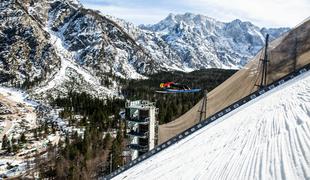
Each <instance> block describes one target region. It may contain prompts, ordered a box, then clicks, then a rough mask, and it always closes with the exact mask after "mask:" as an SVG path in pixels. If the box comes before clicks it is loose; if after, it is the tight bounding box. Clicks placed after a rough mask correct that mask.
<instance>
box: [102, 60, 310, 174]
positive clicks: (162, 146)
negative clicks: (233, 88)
mask: <svg viewBox="0 0 310 180" xmlns="http://www.w3.org/2000/svg"><path fill="white" fill-rule="evenodd" d="M309 70H310V63H309V64H307V65H305V66H304V67H302V68H300V69H299V70H296V71H294V72H292V73H290V74H288V75H286V76H284V77H282V78H280V79H279V80H277V81H275V82H273V83H271V84H269V85H268V86H266V87H265V88H262V89H259V90H257V91H255V92H253V93H251V94H250V95H248V96H246V97H244V98H242V99H240V100H239V101H237V102H235V103H233V104H231V105H229V106H227V107H226V108H224V109H222V110H221V111H219V112H217V113H215V114H214V115H212V116H210V117H208V118H207V119H205V120H204V121H201V122H200V123H198V124H196V125H194V126H192V127H190V128H188V129H187V130H185V131H183V132H182V133H180V134H178V135H176V136H174V137H172V138H171V139H169V140H167V141H166V142H164V143H162V144H160V145H158V146H156V147H155V148H154V149H152V150H150V151H148V152H146V153H145V154H143V155H142V156H139V157H138V158H137V159H135V160H133V161H130V162H129V163H127V164H126V165H124V166H122V167H120V168H119V169H117V170H115V171H114V172H112V173H111V174H109V175H107V176H105V177H103V178H101V179H103V180H108V179H112V178H113V177H115V176H117V175H119V174H120V173H122V172H124V171H126V170H128V169H130V168H131V167H133V166H135V165H137V164H139V163H141V162H142V161H144V160H145V159H148V158H149V157H151V156H153V155H155V154H157V153H159V152H160V151H162V150H164V149H166V148H168V147H169V146H171V145H173V144H176V143H177V142H179V141H180V140H182V139H184V138H185V137H187V136H189V135H191V134H193V133H194V132H196V131H197V130H199V129H201V128H203V127H205V126H207V125H208V124H210V123H212V122H214V121H215V120H217V119H218V118H221V117H222V116H224V115H226V114H228V113H229V112H231V111H233V110H235V109H238V108H239V107H241V106H242V105H244V104H246V103H248V102H249V101H251V100H253V99H255V98H257V97H259V96H261V95H263V94H264V93H266V92H268V91H270V90H272V89H274V88H275V87H277V86H279V85H281V84H283V83H285V82H287V81H289V80H291V79H293V78H295V77H297V76H299V75H301V74H303V73H305V72H307V71H309Z"/></svg>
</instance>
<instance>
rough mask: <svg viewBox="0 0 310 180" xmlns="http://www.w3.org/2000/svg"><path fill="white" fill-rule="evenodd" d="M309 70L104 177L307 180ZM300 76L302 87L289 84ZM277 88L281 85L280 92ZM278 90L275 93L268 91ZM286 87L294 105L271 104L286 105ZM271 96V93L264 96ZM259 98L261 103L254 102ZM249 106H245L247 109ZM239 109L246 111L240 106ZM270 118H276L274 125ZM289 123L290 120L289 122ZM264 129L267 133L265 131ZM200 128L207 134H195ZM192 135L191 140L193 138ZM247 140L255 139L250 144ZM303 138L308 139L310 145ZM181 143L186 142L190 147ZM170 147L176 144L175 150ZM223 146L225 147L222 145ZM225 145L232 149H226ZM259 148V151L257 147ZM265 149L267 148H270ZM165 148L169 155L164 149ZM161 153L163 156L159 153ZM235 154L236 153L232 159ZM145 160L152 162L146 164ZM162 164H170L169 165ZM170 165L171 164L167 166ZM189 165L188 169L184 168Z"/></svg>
mask: <svg viewBox="0 0 310 180" xmlns="http://www.w3.org/2000/svg"><path fill="white" fill-rule="evenodd" d="M309 70H310V64H308V65H306V66H304V67H303V68H301V69H299V70H297V71H295V72H293V73H291V74H288V75H287V76H285V77H283V78H281V79H279V80H278V81H275V82H274V83H272V84H270V85H268V86H267V87H265V88H263V89H261V90H258V91H256V92H254V93H252V94H250V95H249V96H246V97H245V98H242V99H240V100H239V101H237V102H235V103H233V104H232V105H230V106H228V107H226V108H224V109H223V110H221V111H219V112H217V113H216V114H214V115H212V116H210V117H209V118H207V119H206V120H204V121H202V122H201V123H198V124H196V125H195V126H192V127H191V128H189V129H187V130H186V131H184V132H182V133H180V134H178V135H177V136H175V137H173V138H171V139H169V140H168V141H166V142H165V143H163V144H161V145H159V146H157V147H155V148H154V149H153V150H151V151H149V152H147V153H146V154H144V155H142V156H140V157H138V158H137V159H136V160H134V161H131V162H129V163H128V164H126V165H125V166H123V167H121V168H119V169H118V170H116V171H115V172H113V173H112V174H110V175H108V176H106V177H104V178H103V179H112V178H115V179H142V177H144V178H146V179H171V178H173V177H174V178H175V179H229V177H231V178H232V177H234V178H236V179H242V178H243V179H262V178H265V179H309V178H310V162H309V160H310V157H309V154H310V153H309V152H307V150H309V149H310V146H309V142H308V141H309V140H310V134H309V133H305V132H310V126H309V123H304V124H305V125H303V121H304V120H305V119H306V120H309V111H310V110H309V107H308V106H307V105H309V99H310V98H309V95H308V94H307V93H309V87H308V86H302V85H300V84H302V83H303V84H307V83H310V80H309V77H310V75H309V73H310V72H309ZM301 78H302V80H303V82H301V83H294V82H295V81H290V80H292V79H296V81H297V80H299V79H301ZM288 81H290V82H288ZM286 82H288V83H286ZM298 82H299V81H298ZM284 83H285V84H284ZM287 84H293V86H294V87H291V86H288V85H287ZM278 86H281V87H279V88H276V87H278ZM295 86H296V87H295ZM275 88H276V91H275V92H270V91H272V90H274V89H275ZM282 89H284V90H283V91H285V92H287V93H286V95H287V99H288V101H289V99H290V98H292V100H291V102H288V103H290V104H289V105H287V106H286V105H281V104H280V105H279V104H276V103H274V104H273V100H274V99H275V98H277V97H278V96H279V97H278V98H280V99H275V102H278V101H279V102H282V101H285V98H286V97H282V96H283V95H282V96H281V94H280V93H279V92H278V91H281V90H282ZM299 91H301V92H299ZM302 91H305V92H306V95H304V96H305V97H304V96H299V94H300V93H302ZM267 92H270V93H269V94H265V93H267ZM271 93H278V94H280V95H278V94H276V95H273V96H272V97H273V99H272V98H271V96H269V95H270V94H271ZM294 93H295V94H294ZM262 95H265V96H262ZM295 96H296V98H297V99H298V100H300V101H298V102H300V103H301V104H298V103H297V100H296V99H294V97H295ZM257 98H261V99H260V100H257V101H253V100H255V99H257ZM267 98H269V101H267V100H268V99H267ZM281 98H282V99H281ZM283 98H284V100H283ZM266 99H267V100H266ZM251 101H252V102H253V103H256V104H257V106H259V108H260V109H262V110H264V111H260V112H264V114H258V115H257V114H256V115H255V112H256V110H255V109H253V107H251V104H253V103H252V102H251ZM260 101H266V102H265V104H262V103H258V102H260ZM295 101H296V104H295ZM245 104H246V106H243V105H245ZM265 105H266V106H274V107H272V108H275V109H277V108H278V109H281V108H282V109H283V111H275V112H273V111H272V108H271V109H270V107H269V109H268V108H267V109H264V106H265ZM241 106H243V107H247V108H240V107H241ZM288 107H292V108H296V110H295V111H297V112H296V113H295V114H294V113H291V112H290V109H287V108H288ZM251 108H252V110H251ZM247 109H249V110H248V111H249V112H247V113H248V114H244V113H243V114H242V113H241V114H240V111H245V110H247ZM268 110H269V111H268ZM237 113H239V115H240V117H239V116H237V117H235V116H234V115H235V114H237ZM268 115H269V116H268ZM223 116H225V117H223ZM299 116H300V117H299ZM227 117H229V118H227ZM260 117H261V118H260ZM251 118H252V119H255V118H256V119H257V118H258V119H259V120H260V121H254V122H253V120H252V119H251ZM268 118H273V119H271V121H270V119H268ZM238 119H243V120H244V121H240V120H238ZM283 119H285V120H283ZM290 119H291V120H292V121H289V120H290ZM217 120H218V121H217ZM227 120H228V121H229V120H230V124H229V123H228V122H227V123H226V124H225V123H219V122H225V121H227ZM232 120H234V122H231V121H232ZM250 120H252V121H250ZM293 120H294V121H293ZM295 121H296V122H295ZM272 122H273V123H272ZM274 122H277V123H279V124H277V123H274ZM246 123H248V124H246ZM290 123H291V124H290ZM294 123H295V124H294ZM235 124H239V126H237V127H235ZM249 124H251V125H252V126H250V125H249ZM296 124H297V125H296ZM208 125H210V126H208ZM216 125H217V126H219V130H217V132H215V131H216V130H215V129H218V128H212V126H216ZM243 126H244V127H247V128H248V129H246V128H245V129H244V128H240V127H243ZM297 126H298V128H299V129H300V128H302V131H300V132H299V131H298V128H297ZM209 127H210V128H209ZM230 127H231V128H230ZM263 127H264V128H265V129H262V130H261V128H263ZM203 128H204V129H203ZM255 128H256V129H257V128H258V129H259V130H257V132H256V131H255V132H254V131H253V129H255ZM281 128H282V129H281ZM292 128H293V129H292ZM201 129H203V130H202V131H199V132H197V131H198V130H201ZM283 129H284V130H283ZM224 130H225V131H224ZM207 131H208V132H209V134H206V136H203V137H201V136H199V135H200V134H202V133H205V132H207ZM231 131H233V132H234V133H232V132H231ZM235 131H236V132H235ZM239 131H240V132H239ZM195 132H196V133H195ZM193 133H195V134H193ZM238 133H241V134H243V136H241V135H238ZM210 134H211V135H210ZM230 134H234V135H235V136H232V137H230V136H229V135H230ZM236 134H237V135H236ZM190 135H192V136H191V137H189V136H190ZM198 136H199V137H198ZM218 136H221V137H223V138H222V139H221V141H222V140H224V141H225V142H217V141H215V140H213V139H214V138H216V137H218ZM301 137H303V138H301ZM194 138H196V142H195V143H191V141H192V139H194ZM232 138H234V139H232ZM198 139H199V140H198ZM249 139H251V142H250V140H249ZM253 139H254V140H253ZM305 139H308V141H307V140H305ZM252 140H253V141H252ZM226 141H227V142H226ZM235 142H239V143H235ZM258 142H260V143H261V144H259V143H258ZM186 143H187V144H186ZM274 143H275V144H277V146H275V145H274ZM183 144H186V146H184V145H183ZM206 144H208V145H209V147H208V149H207V150H205V151H202V152H201V150H200V147H201V146H202V145H203V146H206ZM234 144H236V145H234ZM237 144H238V145H239V146H238V145H237ZM172 145H175V146H173V147H171V146H172ZM182 145H183V146H182ZM220 145H222V146H221V147H220ZM226 145H227V146H229V147H225V146H226ZM259 145H260V147H257V146H259ZM179 146H180V147H181V146H182V148H183V152H181V150H180V149H181V148H180V147H179ZM240 146H241V147H240ZM168 147H171V148H170V150H171V151H172V152H173V153H172V152H167V151H168V149H167V148H168ZM262 147H266V149H264V148H262ZM166 149H167V151H163V150H166ZM185 149H186V150H185ZM222 149H226V151H223V150H222ZM159 152H161V153H160V154H158V153H159ZM195 152H196V153H197V154H196V155H195V156H193V159H190V157H191V154H192V153H195ZM232 152H234V153H233V155H232ZM169 153H170V154H169ZM244 154H246V155H244ZM257 154H260V155H257ZM270 154H273V155H270ZM274 154H276V155H274ZM155 156H156V157H155ZM150 157H152V159H149V158H150ZM194 157H195V158H194ZM200 157H201V158H203V157H204V158H205V159H207V160H205V161H203V162H201V161H200V164H199V163H197V162H196V161H199V159H197V158H200ZM288 157H290V158H288ZM146 159H149V160H148V161H145V160H146ZM159 159H160V160H159ZM291 159H293V160H291ZM143 161H145V162H144V164H143V167H142V164H140V163H141V162H143ZM157 161H158V162H157ZM164 161H166V163H165V162H164ZM156 162H157V163H156ZM172 162H173V163H174V164H173V163H172ZM270 162H273V164H276V165H275V166H272V165H270V164H272V163H270ZM288 162H289V163H288ZM169 163H170V164H172V165H170V166H169V165H166V164H169ZM201 163H203V164H201ZM219 164H220V166H222V168H224V169H221V168H218V169H215V168H214V167H220V166H219ZM137 165H139V166H137ZM172 166H173V167H172ZM175 166H180V167H175ZM182 166H183V169H182ZM185 166H186V170H185V169H184V167H185ZM131 168H132V169H131ZM292 168H293V169H294V170H295V171H294V172H295V173H294V172H292V171H291V169H292ZM129 169H130V170H129ZM236 169H238V170H236ZM127 170H128V171H127ZM129 171H130V172H129ZM296 172H297V174H296ZM176 175H179V177H176Z"/></svg>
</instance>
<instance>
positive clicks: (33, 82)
mask: <svg viewBox="0 0 310 180" xmlns="http://www.w3.org/2000/svg"><path fill="white" fill-rule="evenodd" d="M0 9H1V11H0V84H4V85H8V86H15V87H22V88H26V89H31V90H32V92H33V94H36V95H37V94H40V95H43V97H44V96H46V95H52V96H56V95H58V94H59V93H60V94H66V93H67V92H68V91H70V90H77V91H87V92H89V93H91V94H96V95H100V96H101V95H118V86H119V84H118V83H117V81H116V80H115V79H116V78H115V77H120V78H145V77H146V76H147V75H148V74H152V73H155V72H157V71H161V70H182V71H189V70H195V69H201V68H211V67H217V68H240V67H242V66H243V65H244V64H246V62H247V59H248V58H249V57H252V56H253V55H254V54H255V53H256V52H257V51H258V50H259V49H260V48H261V47H262V45H263V44H264V42H263V40H264V38H263V36H264V34H266V33H271V35H272V37H277V36H279V35H280V34H281V33H283V32H285V31H286V30H287V29H285V28H282V29H259V28H258V27H256V26H254V25H252V24H251V23H249V22H241V21H239V20H235V21H233V22H231V23H222V22H218V21H216V20H214V19H211V18H208V17H205V16H201V15H193V14H189V13H187V14H184V15H172V14H170V15H169V16H168V17H167V18H166V19H164V20H163V21H161V22H160V23H158V24H155V25H148V26H144V25H141V26H140V27H135V26H134V25H132V24H130V23H128V22H125V21H123V20H119V19H116V18H113V17H109V16H104V15H102V14H100V13H98V12H97V11H93V10H89V9H85V8H84V7H83V6H82V5H81V4H80V3H79V2H78V1H76V0H42V1H35V0H23V1H22V0H6V1H2V2H0ZM113 77H114V78H113Z"/></svg>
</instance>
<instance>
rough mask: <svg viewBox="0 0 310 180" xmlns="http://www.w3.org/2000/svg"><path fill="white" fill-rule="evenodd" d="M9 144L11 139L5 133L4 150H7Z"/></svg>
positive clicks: (3, 139)
mask: <svg viewBox="0 0 310 180" xmlns="http://www.w3.org/2000/svg"><path fill="white" fill-rule="evenodd" d="M8 146H10V142H9V139H8V137H7V136H6V134H5V135H3V137H2V147H1V148H2V149H3V150H6V149H7V148H8Z"/></svg>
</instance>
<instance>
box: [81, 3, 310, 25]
mask: <svg viewBox="0 0 310 180" xmlns="http://www.w3.org/2000/svg"><path fill="white" fill-rule="evenodd" d="M82 1H83V2H84V5H85V6H86V7H88V8H92V9H97V10H100V11H102V12H103V13H104V14H109V15H112V16H115V17H118V18H122V19H125V20H127V21H130V22H133V23H134V24H142V23H143V24H153V23H157V22H159V21H160V20H162V19H163V18H165V17H166V16H167V15H168V14H169V13H171V12H172V13H185V12H193V13H197V14H203V15H206V16H210V17H213V18H215V19H218V20H221V21H232V20H234V19H236V18H238V19H241V20H243V21H251V22H252V23H253V24H255V25H258V26H261V27H263V26H265V27H279V26H289V27H294V26H295V25H297V24H298V23H300V22H301V21H303V20H304V19H305V18H307V17H308V16H309V15H310V13H309V12H310V0H156V1H149V0H144V1H141V0H131V1H125V0H113V1H112V0H105V1H99V0H82ZM88 2H89V3H88ZM94 2H95V3H94ZM100 2H101V3H102V5H100Z"/></svg>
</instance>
